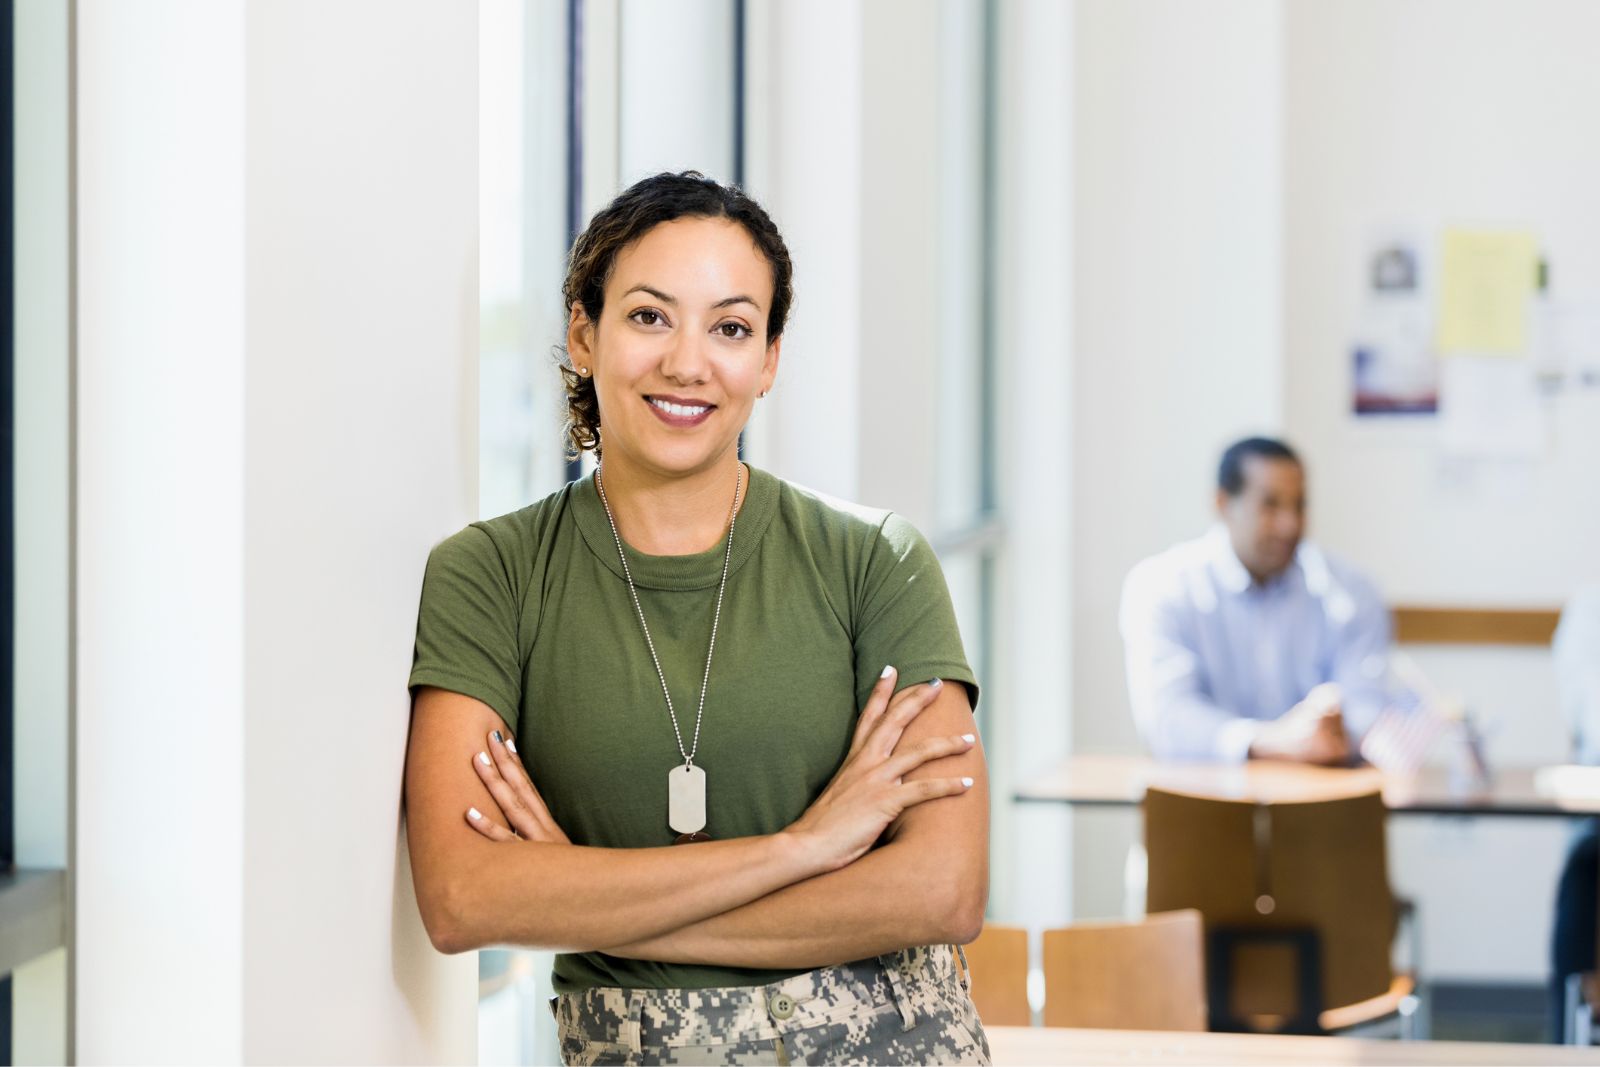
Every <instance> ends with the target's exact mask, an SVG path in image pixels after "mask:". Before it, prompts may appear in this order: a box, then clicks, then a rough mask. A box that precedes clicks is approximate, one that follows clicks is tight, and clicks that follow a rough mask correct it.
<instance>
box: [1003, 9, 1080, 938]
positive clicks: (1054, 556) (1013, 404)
mask: <svg viewBox="0 0 1600 1067" xmlns="http://www.w3.org/2000/svg"><path fill="white" fill-rule="evenodd" d="M997 7H998V12H997V17H998V18H999V20H1000V21H999V24H998V26H997V35H998V40H997V42H996V43H997V53H998V54H997V55H996V57H995V60H996V72H995V77H996V79H997V84H996V87H995V88H996V93H997V96H998V99H997V101H996V109H995V110H996V121H997V124H998V128H997V130H996V153H997V159H996V161H995V167H996V172H995V188H994V190H993V192H992V195H993V196H994V197H995V198H996V215H995V224H996V231H997V232H996V257H995V258H996V262H995V265H994V266H995V273H996V277H995V293H996V307H995V316H994V317H995V322H996V335H995V338H994V342H993V343H994V345H995V352H996V357H997V368H996V373H997V377H998V381H997V383H996V385H997V395H998V397H999V404H998V408H999V410H998V412H997V415H998V422H999V430H998V433H997V436H998V443H997V448H998V452H999V456H998V462H997V465H996V477H997V479H998V481H999V491H1000V499H1001V511H1002V513H1003V514H1004V516H1005V521H1006V550H1005V553H1004V554H1003V555H1002V557H1001V559H1000V575H999V582H998V587H999V590H1000V602H999V604H997V606H996V611H995V619H996V625H997V632H996V634H995V648H996V650H997V659H998V661H999V662H1000V663H1001V664H1003V667H1002V669H1001V670H1000V672H999V673H1000V678H1001V679H1002V680H1003V684H1004V685H1005V686H1006V687H1007V688H1002V689H1001V690H1000V691H999V692H992V691H991V694H990V697H989V699H991V700H993V701H995V703H994V704H993V705H992V706H994V707H997V708H999V709H1000V711H999V712H998V714H996V715H994V717H993V719H992V720H991V721H992V722H993V723H994V732H995V733H996V734H997V735H998V736H997V737H995V738H993V739H992V740H991V741H990V744H991V746H993V747H994V748H995V749H997V750H998V751H997V760H996V763H997V766H996V767H995V776H994V781H995V785H994V802H995V808H996V811H997V812H1005V811H1007V810H1008V809H1009V811H1010V812H1011V813H1012V815H1013V817H1012V818H1004V817H1002V818H998V819H996V820H995V822H996V828H997V834H996V852H995V857H996V862H995V864H994V867H993V868H992V869H993V871H994V879H995V883H996V884H995V887H994V888H995V897H996V909H995V910H996V914H998V915H1001V916H1002V917H1005V918H1007V919H1009V920H1010V921H1018V922H1026V923H1028V924H1030V925H1032V926H1034V927H1036V928H1037V927H1039V926H1047V925H1059V924H1060V923H1062V922H1064V921H1066V919H1067V918H1068V917H1069V907H1070V902H1071V886H1070V883H1069V879H1068V871H1069V869H1070V860H1069V856H1070V855H1071V854H1072V849H1073V844H1074V839H1073V837H1072V833H1071V830H1072V827H1071V824H1070V820H1069V819H1068V818H1067V817H1066V815H1065V813H1064V812H1062V811H1061V810H1059V809H1055V808H1049V807H1041V806H1037V805H1033V806H1029V805H1017V806H1013V805H1012V804H1011V800H1010V797H1011V793H1012V791H1013V790H1014V789H1015V788H1016V787H1017V786H1018V785H1020V784H1021V782H1022V781H1024V780H1026V779H1027V778H1028V777H1031V776H1033V775H1037V774H1039V773H1040V772H1041V771H1043V770H1046V769H1048V768H1049V766H1050V765H1051V763H1052V762H1053V761H1055V760H1059V759H1060V758H1062V757H1063V756H1065V754H1066V753H1067V751H1068V749H1069V748H1070V747H1071V724H1072V721H1073V718H1072V717H1073V714H1074V708H1073V704H1072V700H1071V690H1072V679H1073V678H1074V677H1075V676H1076V672H1077V670H1078V665H1077V663H1076V662H1075V661H1074V659H1073V657H1072V656H1071V650H1072V634H1073V621H1072V610H1071V608H1072V603H1073V594H1074V589H1075V575H1074V573H1073V571H1072V568H1071V561H1072V552H1073V546H1074V543H1075V542H1074V531H1073V527H1072V524H1071V523H1070V522H1069V519H1070V518H1071V499H1072V496H1071V494H1072V489H1073V485H1074V482H1075V479H1074V476H1073V460H1074V457H1075V455H1076V452H1075V450H1074V447H1073V438H1072V420H1071V412H1072V411H1073V405H1074V397H1075V395H1076V389H1077V385H1076V371H1075V365H1074V352H1073V347H1072V340H1073V333H1072V328H1073V324H1074V322H1076V321H1077V315H1078V314H1079V312H1078V309H1077V307H1076V306H1075V304H1074V301H1073V272H1074V258H1073V248H1074V246H1073V237H1074V233H1075V227H1074V221H1073V214H1072V204H1073V193H1074V184H1075V178H1074V174H1073V170H1072V164H1073V152H1074V142H1073V127H1072V109H1073V38H1074V30H1073V7H1072V5H1070V4H1061V3H1057V2H1055V0H1023V2H1016V3H1002V4H999V5H997ZM1013 916H1014V918H1012V917H1013Z"/></svg>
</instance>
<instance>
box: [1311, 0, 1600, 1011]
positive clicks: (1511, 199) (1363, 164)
mask: <svg viewBox="0 0 1600 1067" xmlns="http://www.w3.org/2000/svg"><path fill="white" fill-rule="evenodd" d="M1597 38H1600V8H1597V7H1596V6H1595V5H1593V4H1590V3H1585V2H1582V0H1566V2H1562V0H1535V2H1515V3H1513V2H1508V0H1471V2H1458V0H1448V2H1445V0H1407V2H1405V3H1380V2H1376V0H1355V2H1348V3H1341V4H1295V5H1290V6H1289V8H1288V18H1287V22H1286V46H1285V47H1286V56H1287V58H1286V62H1285V70H1286V72H1287V77H1286V80H1285V94H1286V107H1287V109H1288V114H1289V116H1290V119H1291V121H1290V122H1289V123H1288V126H1287V133H1286V137H1285V167H1286V187H1287V191H1288V195H1287V205H1286V207H1287V210H1286V213H1285V218H1286V227H1285V250H1286V254H1285V264H1286V270H1285V293H1284V299H1285V331H1284V338H1285V367H1286V371H1287V373H1286V387H1287V388H1286V399H1285V403H1286V412H1287V416H1288V418H1287V422H1288V424H1289V426H1290V428H1291V431H1292V433H1293V434H1294V439H1295V441H1296V443H1297V444H1299V445H1300V446H1301V447H1303V448H1304V450H1305V452H1306V454H1307V458H1308V460H1309V463H1310V469H1311V477H1312V482H1311V486H1312V493H1313V507H1314V512H1315V515H1314V522H1315V524H1316V529H1317V534H1318V536H1319V537H1321V538H1322V539H1323V540H1324V541H1325V542H1326V543H1328V544H1330V545H1332V546H1335V547H1337V548H1338V549H1339V550H1341V551H1343V552H1344V553H1345V554H1347V555H1348V556H1351V557H1353V558H1354V559H1356V560H1358V561H1359V562H1360V563H1361V564H1362V565H1363V566H1365V567H1366V568H1368V569H1369V570H1370V571H1371V572H1372V573H1373V575H1374V576H1375V577H1376V578H1377V580H1378V582H1379V584H1380V585H1381V586H1382V587H1383V589H1384V591H1385V593H1386V594H1387V595H1388V596H1389V597H1390V599H1392V600H1394V601H1397V602H1411V603H1418V602H1421V603H1430V604H1431V603H1439V604H1477V603H1483V604H1491V605H1501V604H1508V605H1524V604H1526V605H1532V606H1555V605H1558V604H1560V603H1561V602H1562V600H1563V599H1564V598H1565V597H1566V596H1567V595H1568V594H1569V593H1570V592H1571V590H1572V589H1573V588H1574V587H1575V586H1576V585H1578V584H1579V583H1580V582H1584V581H1593V580H1595V579H1597V578H1600V554H1597V553H1596V552H1595V550H1594V546H1595V545H1596V544H1600V493H1597V492H1595V488H1594V487H1595V477H1594V472H1593V463H1594V458H1595V456H1596V455H1600V390H1594V389H1590V390H1588V391H1587V392H1580V393H1575V394H1572V393H1569V394H1567V395H1564V396H1561V397H1559V398H1557V399H1556V400H1555V401H1553V402H1552V403H1550V404H1549V406H1548V410H1547V414H1548V417H1549V418H1550V421H1551V424H1552V430H1553V434H1552V440H1553V444H1552V447H1551V449H1550V451H1549V453H1548V454H1547V455H1546V456H1545V457H1544V458H1543V459H1541V460H1539V461H1535V462H1528V463H1524V464H1510V463H1506V464H1487V463H1482V464H1471V465H1465V464H1455V465H1451V464H1446V463H1444V462H1443V461H1441V459H1440V458H1439V454H1438V451H1437V449H1436V448H1435V447H1434V444H1433V437H1432V427H1431V426H1430V425H1428V423H1429V421H1430V420H1426V419H1424V420H1421V423H1420V424H1419V423H1418V422H1417V421H1416V420H1401V421H1400V422H1399V423H1398V424H1397V423H1395V422H1393V421H1385V420H1378V421H1376V422H1374V421H1372V420H1363V421H1362V422H1361V423H1358V422H1357V421H1356V420H1354V419H1352V418H1351V417H1350V416H1349V415H1348V414H1347V411H1348V403H1349V377H1348V374H1349V371H1348V358H1349V357H1348V344H1349V341H1350V339H1351V330H1352V328H1353V324H1354V323H1355V322H1356V321H1357V316H1358V314H1359V311H1360V298H1361V295H1362V273H1361V272H1362V263H1363V258H1364V256H1365V255H1366V251H1367V241H1368V240H1369V235H1370V234H1371V233H1372V232H1373V231H1374V230H1375V229H1376V228H1380V227H1393V226H1408V227H1414V228H1416V229H1417V230H1419V231H1421V232H1422V233H1423V234H1425V235H1435V234H1436V233H1437V228H1438V227H1439V226H1441V225H1448V224H1452V223H1454V224H1474V223H1479V224H1482V223H1488V224H1503V225H1515V226H1525V227H1527V228H1529V229H1532V230H1534V231H1535V232H1536V233H1537V234H1538V235H1539V239H1540V243H1541V246H1542V248H1543V250H1544V251H1545V252H1546V254H1547V255H1548V257H1549V260H1550V263H1551V278H1552V286H1551V296H1552V298H1555V299H1560V300H1581V301H1586V302H1588V303H1589V304H1590V305H1591V306H1600V214H1597V213H1596V211H1595V209H1594V204H1595V200H1594V190H1595V189H1596V188H1597V187H1600V142H1597V141H1596V139H1595V138H1593V137H1590V136H1586V135H1585V134H1584V133H1583V132H1582V131H1585V130H1587V129H1588V128H1590V127H1591V126H1592V125H1593V116H1594V105H1595V102H1596V101H1597V100H1600V67H1597V66H1596V64H1595V63H1594V61H1593V60H1594V41H1595V40H1596V39H1597ZM1416 657H1417V659H1418V661H1419V662H1420V663H1421V664H1422V666H1423V667H1424V669H1425V670H1427V671H1428V673H1429V674H1430V675H1431V676H1432V677H1433V679H1434V681H1435V682H1436V683H1438V684H1439V685H1440V686H1441V687H1443V688H1445V689H1447V690H1450V691H1453V692H1455V693H1458V694H1460V695H1462V696H1464V697H1465V698H1466V699H1467V701H1468V704H1469V706H1470V707H1472V709H1473V710H1474V711H1475V712H1476V713H1478V714H1479V715H1481V716H1483V717H1484V718H1485V719H1486V720H1488V722H1489V723H1490V724H1491V728H1493V729H1494V730H1495V732H1494V733H1493V735H1492V736H1491V739H1490V752H1491V755H1492V756H1494V757H1495V758H1497V759H1498V760H1499V761H1501V762H1502V763H1521V764H1528V763H1535V762H1555V761H1560V760H1562V759H1564V758H1565V757H1566V755H1567V749H1566V737H1565V732H1564V724H1563V723H1562V722H1561V721H1560V717H1559V713H1558V708H1557V703H1556V694H1555V687H1554V679H1553V675H1552V670H1551V665H1550V659H1549V656H1548V654H1546V653H1545V652H1544V651H1542V650H1523V649H1487V650H1484V649H1470V650H1460V649H1422V650H1418V651H1417V652H1416ZM1564 833H1565V828H1564V827H1561V826H1559V825H1554V824H1550V825H1543V826H1526V825H1523V826H1514V825H1509V824H1505V823H1501V824H1493V823H1477V824H1470V825H1448V824H1438V825H1433V826H1428V825H1418V824H1415V823H1409V822H1408V823H1406V824H1403V825H1402V826H1400V827H1398V828H1397V831H1396V833H1395V834H1394V836H1393V842H1392V847H1391V853H1392V854H1393V856H1394V860H1395V867H1396V880H1397V882H1399V883H1400V884H1401V886H1402V887H1403V888H1405V889H1407V890H1409V891H1411V892H1413V893H1414V894H1416V895H1418V896H1420V897H1421V899H1422V900H1423V901H1424V911H1423V918H1424V922H1425V923H1426V924H1427V926H1428V928H1429V931H1430V934H1431V936H1430V938H1429V945H1428V946H1427V954H1428V959H1429V964H1430V966H1431V967H1434V968H1436V969H1437V970H1438V971H1440V972H1443V973H1448V974H1451V975H1459V976H1463V977H1485V978H1491V977H1493V978H1505V977H1513V978H1516V977H1520V978H1524V979H1526V980H1529V981H1537V980H1540V979H1542V977H1543V975H1544V972H1545V966H1546V963H1545V958H1546V939H1547V937H1548V929H1549V918H1550V916H1549V907H1550V904H1551V902H1552V900H1553V898H1554V892H1555V877H1556V872H1557V870H1558V869H1559V864H1560V859H1561V850H1562V840H1563V837H1564ZM1461 885H1472V886H1474V887H1475V891H1474V892H1473V893H1470V894H1463V893H1459V892H1456V891H1454V890H1455V889H1456V887H1459V886H1461ZM1496 904H1498V905H1499V906H1498V907H1496ZM1488 907H1494V908H1495V914H1496V915H1497V916H1498V918H1497V921H1496V922H1495V923H1493V924H1491V926H1490V928H1485V927H1484V925H1483V924H1482V923H1481V919H1482V916H1483V914H1484V910H1485V908H1488ZM1469 929H1470V930H1472V931H1474V933H1473V935H1472V936H1471V937H1468V936H1466V935H1465V931H1467V930H1469Z"/></svg>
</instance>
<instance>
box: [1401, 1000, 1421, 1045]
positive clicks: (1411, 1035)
mask: <svg viewBox="0 0 1600 1067" xmlns="http://www.w3.org/2000/svg"><path fill="white" fill-rule="evenodd" d="M1421 1012H1422V998H1421V997H1419V996H1417V995H1416V994H1415V993H1412V994H1411V995H1410V996H1407V997H1401V998H1400V1040H1401V1041H1416V1040H1418V1038H1419V1035H1418V1032H1417V1031H1418V1030H1419V1028H1420V1027H1419V1023H1420V1022H1421V1020H1420V1019H1419V1018H1418V1016H1419V1015H1420V1014H1421Z"/></svg>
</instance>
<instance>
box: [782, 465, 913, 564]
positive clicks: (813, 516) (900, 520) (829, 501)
mask: <svg viewBox="0 0 1600 1067" xmlns="http://www.w3.org/2000/svg"><path fill="white" fill-rule="evenodd" d="M768 477H771V478H773V480H774V481H775V482H776V483H777V487H778V488H777V497H778V512H779V514H780V515H781V516H783V518H784V520H785V524H786V525H787V526H788V527H789V528H790V529H791V530H792V531H793V532H795V533H797V534H799V535H800V536H802V537H803V538H805V540H806V541H808V542H816V543H818V545H819V547H821V548H824V549H837V548H855V549H865V550H869V551H870V550H872V549H873V548H875V547H877V546H879V545H880V544H882V545H885V546H887V547H889V548H890V549H891V550H893V551H894V553H895V555H897V556H898V555H901V554H903V553H904V551H906V550H907V549H909V548H910V547H912V546H913V545H919V544H924V543H926V539H925V538H924V537H923V536H922V533H921V532H920V531H919V530H918V529H917V528H916V526H915V525H913V524H912V523H911V521H910V520H908V519H907V518H905V516H903V515H901V514H899V513H898V512H895V511H891V510H889V509H887V508H878V507H871V506H868V505H866V504H859V503H856V502H855V501H852V500H845V499H843V498H841V497H837V496H833V495H831V494H829V493H824V492H822V491H821V490H818V489H812V488H810V487H809V486H805V485H801V484H799V483H797V482H791V481H789V480H787V479H784V478H778V477H777V476H776V475H768Z"/></svg>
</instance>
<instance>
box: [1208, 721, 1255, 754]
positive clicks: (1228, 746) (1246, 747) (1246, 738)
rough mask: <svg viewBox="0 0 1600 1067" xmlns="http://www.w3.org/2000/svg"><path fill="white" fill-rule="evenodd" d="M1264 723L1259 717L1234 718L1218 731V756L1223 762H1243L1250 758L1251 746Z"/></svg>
mask: <svg viewBox="0 0 1600 1067" xmlns="http://www.w3.org/2000/svg"><path fill="white" fill-rule="evenodd" d="M1261 726H1262V723H1261V721H1260V720H1258V719H1234V720H1233V721H1232V722H1230V723H1226V724H1225V725H1224V726H1223V727H1222V729H1220V730H1218V731H1217V741H1216V756H1217V759H1218V760H1219V761H1221V762H1223V763H1243V762H1244V761H1245V760H1247V759H1249V758H1250V746H1251V744H1253V743H1254V742H1255V739H1256V734H1257V733H1258V732H1259V731H1260V729H1261Z"/></svg>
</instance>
